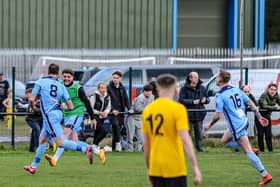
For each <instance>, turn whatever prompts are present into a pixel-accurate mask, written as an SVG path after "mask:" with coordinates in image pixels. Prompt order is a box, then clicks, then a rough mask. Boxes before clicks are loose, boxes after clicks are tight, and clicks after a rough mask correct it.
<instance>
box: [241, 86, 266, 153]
mask: <svg viewBox="0 0 280 187" xmlns="http://www.w3.org/2000/svg"><path fill="white" fill-rule="evenodd" d="M241 89H242V91H243V92H244V93H245V94H246V95H247V96H248V97H249V98H250V100H251V101H252V102H253V103H254V104H255V105H256V106H258V102H257V100H256V98H255V97H254V95H253V94H252V93H251V88H250V86H249V85H247V84H245V85H244V86H242V88H241ZM249 108H250V106H248V105H246V110H245V112H246V114H247V111H248V109H249ZM257 125H259V126H262V125H261V124H260V123H259V120H258V118H257V116H256V115H255V127H256V128H257ZM252 150H253V152H254V153H256V154H258V150H257V149H256V148H255V147H253V148H252ZM237 151H238V150H237Z"/></svg>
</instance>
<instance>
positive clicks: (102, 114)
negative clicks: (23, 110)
mask: <svg viewBox="0 0 280 187" xmlns="http://www.w3.org/2000/svg"><path fill="white" fill-rule="evenodd" d="M97 89H98V90H97V91H96V92H95V93H94V95H93V96H91V97H90V103H91V107H92V109H93V112H94V116H95V119H96V121H97V125H96V129H95V132H94V140H93V145H94V146H96V147H98V145H99V143H100V142H101V140H102V139H103V138H105V137H106V134H107V132H106V131H105V128H104V120H105V118H107V116H108V113H109V112H110V110H111V98H110V96H109V95H108V93H107V85H106V84H105V83H104V82H100V83H98V85H97Z"/></svg>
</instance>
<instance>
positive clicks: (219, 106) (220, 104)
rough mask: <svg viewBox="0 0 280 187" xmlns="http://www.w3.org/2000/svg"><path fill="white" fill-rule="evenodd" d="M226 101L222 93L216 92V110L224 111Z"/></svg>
mask: <svg viewBox="0 0 280 187" xmlns="http://www.w3.org/2000/svg"><path fill="white" fill-rule="evenodd" d="M223 108H224V102H223V99H222V95H221V94H216V112H223Z"/></svg>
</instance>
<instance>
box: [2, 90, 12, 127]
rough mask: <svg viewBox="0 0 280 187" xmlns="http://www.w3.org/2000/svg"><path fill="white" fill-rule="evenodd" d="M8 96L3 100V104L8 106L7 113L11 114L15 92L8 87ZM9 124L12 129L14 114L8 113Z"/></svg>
mask: <svg viewBox="0 0 280 187" xmlns="http://www.w3.org/2000/svg"><path fill="white" fill-rule="evenodd" d="M7 95H8V97H7V98H6V99H5V100H4V101H3V103H2V104H3V105H4V107H5V108H6V113H7V114H10V113H12V112H13V93H12V90H11V89H10V88H9V89H8V94H7ZM6 117H7V126H8V128H9V129H10V128H11V127H12V115H7V116H6Z"/></svg>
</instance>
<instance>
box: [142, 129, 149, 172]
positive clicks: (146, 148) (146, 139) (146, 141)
mask: <svg viewBox="0 0 280 187" xmlns="http://www.w3.org/2000/svg"><path fill="white" fill-rule="evenodd" d="M143 149H144V158H145V162H146V167H147V169H148V170H149V158H150V139H149V135H148V134H147V133H143Z"/></svg>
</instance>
